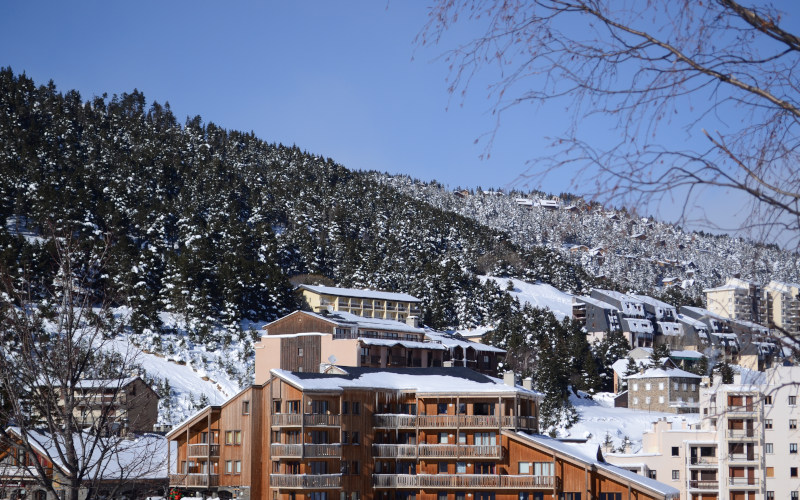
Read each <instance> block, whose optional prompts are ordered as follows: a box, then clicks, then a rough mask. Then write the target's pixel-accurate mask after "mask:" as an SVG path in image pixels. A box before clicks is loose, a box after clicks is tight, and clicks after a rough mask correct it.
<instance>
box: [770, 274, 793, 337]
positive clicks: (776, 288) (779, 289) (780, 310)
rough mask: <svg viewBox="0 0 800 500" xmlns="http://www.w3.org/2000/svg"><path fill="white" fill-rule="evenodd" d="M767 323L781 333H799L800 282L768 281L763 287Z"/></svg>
mask: <svg viewBox="0 0 800 500" xmlns="http://www.w3.org/2000/svg"><path fill="white" fill-rule="evenodd" d="M764 295H765V297H766V302H767V314H766V316H767V324H768V325H769V326H770V327H772V328H775V329H777V330H779V332H781V334H788V335H798V334H800V284H797V283H783V282H780V281H775V280H773V281H770V282H769V284H768V285H766V286H765V287H764Z"/></svg>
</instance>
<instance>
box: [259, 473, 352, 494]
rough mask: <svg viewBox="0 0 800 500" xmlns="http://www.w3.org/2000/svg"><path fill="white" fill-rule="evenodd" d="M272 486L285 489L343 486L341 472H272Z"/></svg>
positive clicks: (270, 477)
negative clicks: (312, 473)
mask: <svg viewBox="0 0 800 500" xmlns="http://www.w3.org/2000/svg"><path fill="white" fill-rule="evenodd" d="M269 485H270V487H272V488H285V489H319V490H324V489H339V488H341V487H342V475H341V474H316V475H311V474H270V475H269Z"/></svg>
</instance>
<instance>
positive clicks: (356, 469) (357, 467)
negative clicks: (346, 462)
mask: <svg viewBox="0 0 800 500" xmlns="http://www.w3.org/2000/svg"><path fill="white" fill-rule="evenodd" d="M350 470H351V472H352V473H353V474H355V475H356V476H357V475H359V474H361V464H360V463H359V462H358V460H353V462H352V464H351V466H350Z"/></svg>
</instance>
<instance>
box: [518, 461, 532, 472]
mask: <svg viewBox="0 0 800 500" xmlns="http://www.w3.org/2000/svg"><path fill="white" fill-rule="evenodd" d="M519 473H520V474H530V473H531V463H530V462H519Z"/></svg>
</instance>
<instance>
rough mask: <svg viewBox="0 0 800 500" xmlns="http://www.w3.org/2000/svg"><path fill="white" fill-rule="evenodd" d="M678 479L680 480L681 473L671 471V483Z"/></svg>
mask: <svg viewBox="0 0 800 500" xmlns="http://www.w3.org/2000/svg"><path fill="white" fill-rule="evenodd" d="M680 478H681V471H679V470H673V471H672V480H673V481H677V480H679V479H680Z"/></svg>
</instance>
